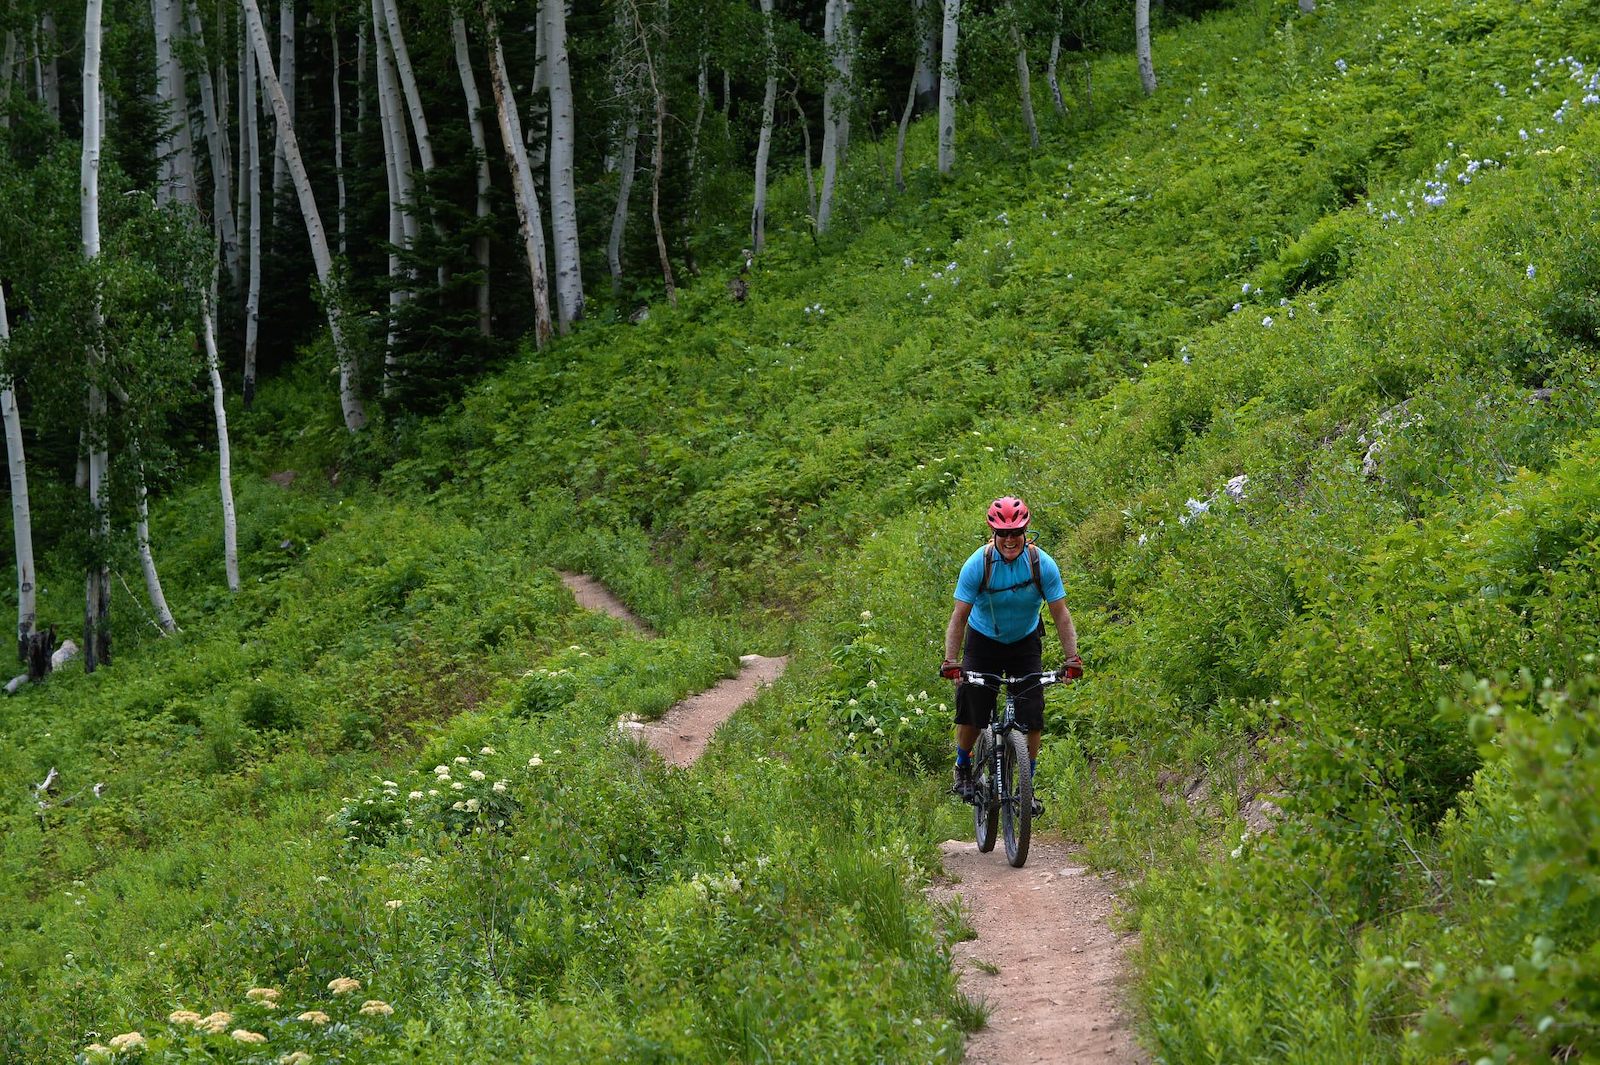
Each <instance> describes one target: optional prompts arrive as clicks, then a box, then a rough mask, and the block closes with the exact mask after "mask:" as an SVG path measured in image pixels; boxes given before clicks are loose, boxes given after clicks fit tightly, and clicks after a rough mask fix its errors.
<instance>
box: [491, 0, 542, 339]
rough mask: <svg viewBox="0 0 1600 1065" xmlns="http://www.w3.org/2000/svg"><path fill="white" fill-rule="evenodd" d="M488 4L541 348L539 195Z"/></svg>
mask: <svg viewBox="0 0 1600 1065" xmlns="http://www.w3.org/2000/svg"><path fill="white" fill-rule="evenodd" d="M490 2H491V0H480V5H481V7H480V10H481V12H482V14H483V24H484V29H485V30H486V32H487V33H488V35H489V84H490V87H491V88H493V90H494V102H495V113H496V114H497V115H498V116H499V119H500V140H501V142H502V143H503V144H504V145H505V152H506V166H507V168H508V169H509V170H510V171H511V180H512V191H513V193H514V197H515V199H516V204H517V218H518V220H519V221H520V222H521V224H522V243H523V247H524V248H525V249H526V252H527V257H528V273H529V276H530V278H531V280H532V283H533V342H534V344H535V346H537V347H540V348H543V347H544V346H545V345H546V344H547V343H549V341H550V333H551V326H550V290H549V283H548V281H547V280H546V274H545V258H544V220H543V218H542V217H541V216H540V211H539V193H538V190H536V189H535V188H534V186H533V167H532V165H531V164H530V163H529V162H528V149H527V144H526V143H525V142H524V141H523V139H522V120H521V118H520V117H519V116H518V114H517V101H516V98H515V97H514V96H513V95H512V92H511V78H510V77H509V75H507V73H506V57H505V52H504V51H503V50H502V49H501V47H500V28H499V24H498V23H497V22H496V21H495V16H494V9H493V8H492V7H490Z"/></svg>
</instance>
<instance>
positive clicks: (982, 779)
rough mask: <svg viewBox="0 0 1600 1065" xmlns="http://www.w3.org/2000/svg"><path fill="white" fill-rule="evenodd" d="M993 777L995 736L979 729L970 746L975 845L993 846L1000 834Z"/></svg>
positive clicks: (997, 794) (981, 847) (986, 849)
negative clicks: (975, 741)
mask: <svg viewBox="0 0 1600 1065" xmlns="http://www.w3.org/2000/svg"><path fill="white" fill-rule="evenodd" d="M997 784H998V781H996V780H995V779H994V738H993V737H991V736H990V735H989V732H988V730H987V729H986V730H984V731H983V732H980V733H978V742H977V744H976V745H975V746H974V747H973V749H972V786H973V792H974V794H973V797H972V824H973V828H974V829H975V831H976V832H977V836H978V849H979V850H980V851H982V852H983V853H985V854H988V853H989V852H990V851H992V850H994V843H995V840H997V839H999V838H1000V792H999V789H998V787H997V786H996V785H997Z"/></svg>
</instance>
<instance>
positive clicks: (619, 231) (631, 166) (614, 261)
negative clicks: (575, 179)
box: [606, 99, 639, 295]
mask: <svg viewBox="0 0 1600 1065" xmlns="http://www.w3.org/2000/svg"><path fill="white" fill-rule="evenodd" d="M619 156H620V159H619V160H618V163H617V205H616V207H615V208H614V209H613V210H612V212H611V238H610V239H609V240H607V241H606V262H608V263H609V264H610V265H611V291H612V292H613V293H614V294H616V295H621V294H622V237H623V234H624V233H625V232H626V231H627V228H628V199H629V197H630V196H632V195H633V176H634V172H635V171H636V170H637V169H638V163H639V102H638V101H637V100H635V99H629V101H628V124H627V127H626V128H625V129H624V130H623V133H622V150H621V152H620V153H619Z"/></svg>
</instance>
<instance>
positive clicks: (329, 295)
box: [243, 0, 367, 433]
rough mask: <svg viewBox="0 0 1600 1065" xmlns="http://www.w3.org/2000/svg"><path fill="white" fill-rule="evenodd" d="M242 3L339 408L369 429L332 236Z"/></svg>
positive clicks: (255, 25)
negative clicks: (307, 249) (291, 192)
mask: <svg viewBox="0 0 1600 1065" xmlns="http://www.w3.org/2000/svg"><path fill="white" fill-rule="evenodd" d="M243 3H244V9H245V17H246V18H248V19H249V21H250V37H251V40H252V41H254V42H255V50H256V63H257V64H258V65H259V66H260V68H261V81H262V84H263V85H264V86H265V87H266V90H267V95H268V96H269V97H271V98H272V110H273V113H274V114H275V115H276V116H277V120H278V140H279V142H281V143H282V145H283V154H284V162H285V164H286V165H287V166H288V169H289V173H290V175H291V176H292V177H293V179H294V186H295V192H296V194H297V195H298V196H299V198H300V214H301V216H302V217H303V218H304V219H305V224H306V237H307V238H308V239H309V240H310V242H311V257H312V258H313V259H314V260H315V261H316V264H317V279H318V280H319V281H320V282H321V283H322V300H323V304H324V306H325V307H326V308H327V314H328V330H329V332H330V333H332V334H333V349H334V354H335V357H336V358H337V359H338V362H339V405H340V407H341V409H342V411H343V413H344V424H345V428H346V429H348V430H349V431H350V432H352V433H353V432H356V431H357V430H359V429H362V428H364V427H365V426H366V424H367V412H366V409H365V407H363V405H362V403H361V395H360V393H359V392H358V391H357V388H356V367H355V361H354V359H353V357H352V356H351V353H350V348H349V345H348V344H347V343H346V342H345V337H344V330H343V328H342V327H341V325H340V321H339V293H338V292H337V291H335V288H334V277H333V256H332V255H330V254H329V253H328V236H327V233H326V232H325V231H324V230H323V228H322V215H321V214H320V213H318V211H317V201H316V197H315V196H314V195H313V194H312V191H311V181H310V179H309V178H308V177H307V176H306V168H305V164H304V163H302V162H301V160H300V145H299V143H298V142H297V141H296V140H295V134H294V121H293V119H292V118H290V115H289V101H288V100H287V99H286V98H285V97H284V94H283V86H281V85H280V84H278V76H277V74H276V73H275V72H274V71H273V69H272V46H271V44H270V43H269V42H268V40H267V29H266V27H265V26H264V25H262V23H261V9H260V8H259V7H258V6H257V3H256V0H243Z"/></svg>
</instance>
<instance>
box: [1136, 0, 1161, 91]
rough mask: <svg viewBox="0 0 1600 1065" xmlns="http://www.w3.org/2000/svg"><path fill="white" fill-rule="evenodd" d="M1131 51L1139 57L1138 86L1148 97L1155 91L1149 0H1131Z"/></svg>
mask: <svg viewBox="0 0 1600 1065" xmlns="http://www.w3.org/2000/svg"><path fill="white" fill-rule="evenodd" d="M1133 50H1134V51H1135V52H1136V53H1137V54H1138V57H1139V84H1140V85H1142V86H1144V94H1145V95H1146V96H1150V95H1152V94H1153V93H1154V92H1155V91H1156V67H1155V63H1154V61H1153V60H1152V59H1151V58H1150V0H1133Z"/></svg>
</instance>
